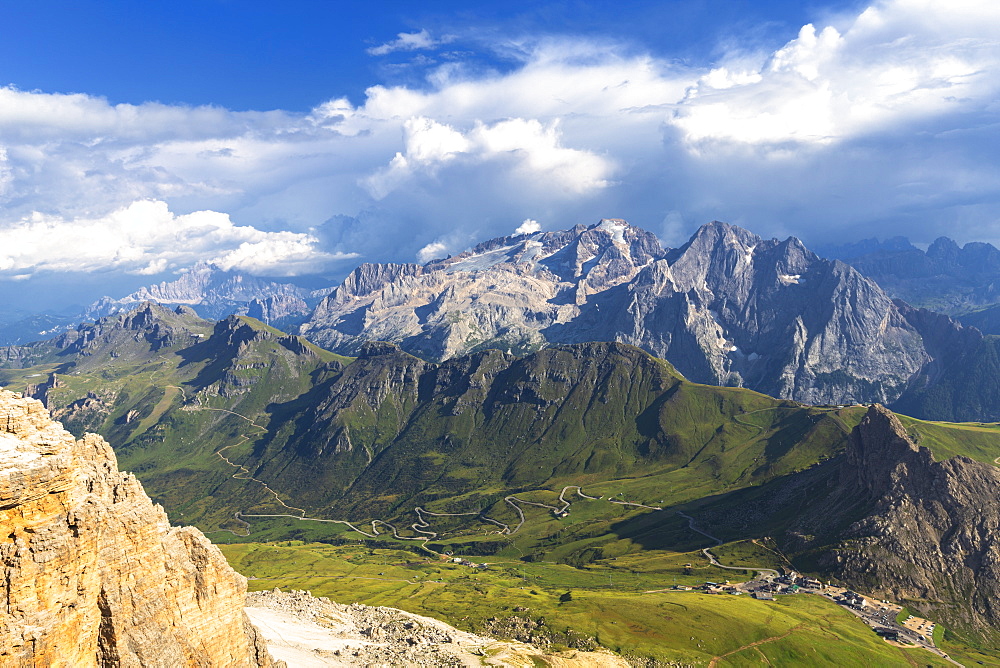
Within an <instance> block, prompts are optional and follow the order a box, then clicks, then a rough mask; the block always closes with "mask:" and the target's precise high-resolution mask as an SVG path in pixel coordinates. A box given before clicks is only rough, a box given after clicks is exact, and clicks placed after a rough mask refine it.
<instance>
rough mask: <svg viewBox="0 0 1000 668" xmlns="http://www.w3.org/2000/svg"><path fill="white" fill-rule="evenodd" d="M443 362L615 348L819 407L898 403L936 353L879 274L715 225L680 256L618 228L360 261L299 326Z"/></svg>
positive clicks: (349, 344)
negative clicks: (446, 254)
mask: <svg viewBox="0 0 1000 668" xmlns="http://www.w3.org/2000/svg"><path fill="white" fill-rule="evenodd" d="M301 331H302V333H303V334H304V335H305V336H307V337H309V338H310V339H312V340H313V341H315V342H317V343H318V344H320V345H322V346H324V347H327V348H330V349H332V350H335V351H338V352H343V353H347V354H353V353H356V352H357V351H358V350H360V348H361V346H362V345H363V344H364V343H365V342H366V341H391V342H394V343H397V344H398V345H399V346H400V347H402V348H403V349H404V350H406V351H407V352H410V353H413V354H415V355H418V356H420V357H423V358H425V359H430V360H435V361H439V360H444V359H447V358H450V357H454V356H456V355H462V354H466V353H469V352H473V351H476V350H480V349H484V348H500V349H502V350H510V351H511V352H514V353H524V352H530V351H533V350H537V349H539V348H542V347H544V346H546V345H549V344H557V343H579V342H584V341H619V342H624V343H630V344H634V345H636V346H639V347H641V348H643V349H645V350H647V351H649V352H650V353H652V354H654V355H657V356H660V357H664V358H666V359H667V360H669V361H670V362H672V363H673V364H674V365H675V366H676V367H677V368H678V370H680V371H681V372H682V373H684V375H685V376H687V377H688V378H689V379H691V380H694V381H696V382H704V383H710V384H719V385H736V386H746V387H750V388H753V389H756V390H759V391H762V392H766V393H768V394H771V395H774V396H778V397H782V398H793V399H797V400H801V401H806V402H811V403H829V402H847V401H880V402H888V401H892V400H893V399H895V398H896V397H897V396H899V394H900V392H901V391H902V389H903V387H904V386H905V384H906V382H907V379H909V378H910V377H911V376H912V375H913V374H914V373H915V372H916V371H917V370H919V369H920V368H921V366H922V365H924V364H925V363H926V362H927V361H928V360H929V357H928V355H927V353H926V351H925V350H924V347H923V344H922V342H921V339H920V336H919V334H918V333H917V332H916V330H915V329H914V328H913V327H912V326H911V325H910V324H909V323H907V322H906V320H905V318H903V317H902V316H901V315H900V313H899V311H898V308H897V306H896V305H895V304H893V302H892V300H891V299H889V297H887V296H886V295H885V293H883V292H882V290H881V289H879V288H878V286H877V285H875V284H874V283H873V282H872V281H870V280H868V279H866V278H864V277H863V276H861V275H860V274H859V273H858V272H856V271H855V270H853V269H852V268H850V267H849V266H847V265H845V264H843V263H841V262H831V261H828V260H823V259H821V258H819V257H817V256H816V255H815V254H813V253H811V252H810V251H808V250H807V249H806V248H805V247H804V246H803V245H802V244H801V242H799V241H798V240H797V239H794V238H790V239H787V240H785V241H778V240H774V239H772V240H763V239H761V238H760V237H758V236H756V235H754V234H752V233H750V232H748V231H746V230H743V229H741V228H738V227H734V226H731V225H727V224H725V223H719V222H714V223H711V224H709V225H705V226H704V227H702V228H701V229H700V230H699V231H698V232H697V233H696V234H695V235H694V237H692V239H691V240H690V241H689V242H688V243H687V244H686V245H685V246H683V247H682V248H680V249H676V250H668V249H664V248H663V247H662V246H661V245H660V243H659V241H658V240H657V239H656V237H655V236H654V235H653V234H651V233H649V232H646V231H645V230H642V229H639V228H637V227H634V226H631V225H629V224H628V223H626V222H624V221H621V220H602V221H601V222H600V223H598V224H596V225H592V226H590V227H585V226H582V225H578V226H576V227H574V228H573V229H570V230H565V231H560V232H546V233H536V234H533V235H525V236H517V237H504V238H500V239H494V240H492V241H489V242H486V243H483V244H480V245H479V246H477V247H476V248H474V249H472V250H471V251H468V252H466V253H462V254H461V255H458V256H456V257H452V258H448V259H445V260H440V261H435V262H431V263H428V264H427V265H424V266H420V265H370V264H369V265H362V266H361V267H359V268H358V269H357V270H355V272H354V273H353V274H351V276H350V277H348V279H347V280H346V281H345V282H344V284H343V285H341V286H340V287H338V288H337V289H336V290H334V291H333V292H332V293H331V294H330V295H329V296H328V297H326V298H325V299H324V300H323V301H322V302H321V303H320V304H319V305H318V306H317V308H316V310H315V311H314V312H313V314H312V316H311V317H310V319H309V320H308V321H307V322H306V323H305V325H303V327H302V330H301Z"/></svg>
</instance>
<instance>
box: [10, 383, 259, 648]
mask: <svg viewBox="0 0 1000 668" xmlns="http://www.w3.org/2000/svg"><path fill="white" fill-rule="evenodd" d="M0 541H2V542H0V567H2V568H3V574H2V577H0V604H2V607H0V665H4V666H55V665H62V666H97V665H101V666H171V667H174V666H199V667H202V666H205V667H208V666H248V667H251V666H270V665H272V662H271V659H270V657H269V655H268V654H267V652H266V650H265V649H264V646H263V644H262V642H261V641H260V640H259V638H258V636H257V632H256V629H254V628H253V627H252V626H251V625H250V624H249V623H248V621H247V619H246V617H245V616H244V613H243V604H244V597H245V592H246V580H245V579H244V578H243V577H242V576H241V575H239V574H237V573H236V572H235V571H233V570H232V568H230V567H229V565H228V564H227V563H226V560H225V559H224V558H223V556H222V554H221V553H220V552H219V551H218V549H217V548H216V547H215V546H213V545H212V544H211V543H210V542H209V541H208V539H207V538H205V536H204V535H202V533H201V532H199V531H198V530H197V529H194V528H191V527H171V526H170V524H169V522H168V521H167V516H166V514H165V513H164V512H163V509H162V508H160V507H159V506H154V505H153V503H152V502H151V501H150V500H149V497H147V496H146V494H145V492H144V491H143V489H142V486H141V485H140V484H139V482H138V481H137V480H136V479H135V478H134V477H133V476H132V475H131V474H128V473H121V472H119V471H118V467H117V463H116V460H115V456H114V453H113V452H112V451H111V448H110V446H109V445H108V444H107V443H106V442H105V441H104V439H102V438H101V437H100V436H96V435H93V434H88V435H87V436H85V437H84V438H83V439H81V440H74V438H73V436H72V435H70V434H69V433H68V432H67V431H65V430H64V429H63V428H62V425H60V424H59V423H58V422H53V421H52V420H51V418H50V417H49V414H48V412H47V411H46V410H45V408H44V407H43V406H42V404H41V402H39V401H37V400H35V399H29V398H22V397H20V396H18V395H15V394H14V393H12V392H7V391H3V390H0Z"/></svg>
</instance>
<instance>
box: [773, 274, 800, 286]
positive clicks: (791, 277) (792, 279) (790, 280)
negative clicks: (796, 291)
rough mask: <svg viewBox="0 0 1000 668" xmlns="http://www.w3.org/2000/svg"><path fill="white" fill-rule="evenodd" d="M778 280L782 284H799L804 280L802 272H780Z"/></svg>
mask: <svg viewBox="0 0 1000 668" xmlns="http://www.w3.org/2000/svg"><path fill="white" fill-rule="evenodd" d="M778 280H779V281H780V282H781V284H782V285H798V284H799V283H802V282H803V281H802V275H801V274H778Z"/></svg>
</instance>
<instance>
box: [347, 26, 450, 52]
mask: <svg viewBox="0 0 1000 668" xmlns="http://www.w3.org/2000/svg"><path fill="white" fill-rule="evenodd" d="M451 41H454V38H453V37H448V36H445V37H442V38H441V39H434V38H433V37H431V34H430V33H429V32H427V30H426V29H424V30H420V31H418V32H401V33H398V34H397V35H396V39H394V40H392V41H391V42H386V43H385V44H380V45H379V46H374V47H372V48H370V49H368V50H367V51H368V54H369V55H372V56H385V55H388V54H390V53H393V52H395V51H417V50H419V49H432V48H434V47H436V46H440V45H441V44H447V43H448V42H451Z"/></svg>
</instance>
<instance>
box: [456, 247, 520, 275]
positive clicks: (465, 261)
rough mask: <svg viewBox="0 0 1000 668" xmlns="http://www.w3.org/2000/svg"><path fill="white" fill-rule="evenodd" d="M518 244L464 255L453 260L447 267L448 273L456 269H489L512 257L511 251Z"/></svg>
mask: <svg viewBox="0 0 1000 668" xmlns="http://www.w3.org/2000/svg"><path fill="white" fill-rule="evenodd" d="M515 248H518V246H504V247H503V248H495V249H493V250H491V251H487V252H485V253H476V254H474V255H470V256H468V257H464V258H462V259H461V260H458V261H457V262H453V263H451V264H450V265H448V267H447V272H448V273H454V272H456V271H469V272H472V271H482V270H484V269H489V268H490V267H492V266H494V265H497V264H500V263H501V262H508V261H510V260H511V259H512V257H511V256H512V255H513V253H512V252H511V251H512V250H514V249H515Z"/></svg>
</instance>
